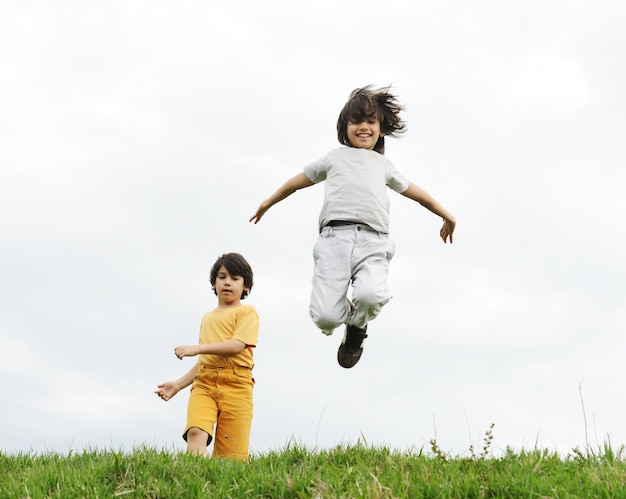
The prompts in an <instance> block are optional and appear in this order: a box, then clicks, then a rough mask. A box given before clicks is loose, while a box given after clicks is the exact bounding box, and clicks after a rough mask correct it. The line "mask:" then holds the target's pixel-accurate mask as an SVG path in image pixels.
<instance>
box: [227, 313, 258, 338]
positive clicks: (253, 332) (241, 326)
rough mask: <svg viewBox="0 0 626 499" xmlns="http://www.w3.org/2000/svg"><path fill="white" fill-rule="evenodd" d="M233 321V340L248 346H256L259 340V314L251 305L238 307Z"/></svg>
mask: <svg viewBox="0 0 626 499" xmlns="http://www.w3.org/2000/svg"><path fill="white" fill-rule="evenodd" d="M239 312H240V313H238V314H237V317H236V323H235V332H234V334H233V339H234V340H239V341H242V342H243V343H245V344H246V345H247V346H249V347H256V345H257V342H258V341H259V314H258V313H257V311H256V309H255V308H254V307H253V306H247V307H240V311H239Z"/></svg>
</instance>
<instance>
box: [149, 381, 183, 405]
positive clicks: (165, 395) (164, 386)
mask: <svg viewBox="0 0 626 499" xmlns="http://www.w3.org/2000/svg"><path fill="white" fill-rule="evenodd" d="M157 388H158V390H155V392H154V393H156V394H157V395H158V396H159V397H161V398H162V399H163V400H165V401H166V402H167V401H168V400H169V399H171V398H172V397H173V396H174V395H176V394H177V393H178V386H177V385H176V383H174V382H173V381H166V382H165V383H161V384H160V385H158V386H157Z"/></svg>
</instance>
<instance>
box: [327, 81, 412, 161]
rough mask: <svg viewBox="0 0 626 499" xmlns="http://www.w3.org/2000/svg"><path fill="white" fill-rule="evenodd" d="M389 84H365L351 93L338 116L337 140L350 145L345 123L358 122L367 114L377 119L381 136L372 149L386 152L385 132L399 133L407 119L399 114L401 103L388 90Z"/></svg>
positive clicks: (391, 135)
mask: <svg viewBox="0 0 626 499" xmlns="http://www.w3.org/2000/svg"><path fill="white" fill-rule="evenodd" d="M390 89H391V85H390V86H388V87H383V88H374V87H373V86H372V85H367V86H365V87H362V88H357V89H355V90H353V91H352V92H351V93H350V97H349V99H348V102H346V104H345V105H344V106H343V109H342V110H341V113H339V118H338V119H337V139H338V140H339V143H340V144H343V145H345V146H349V147H352V144H350V141H349V140H348V123H361V122H363V121H366V120H367V119H370V118H377V119H378V121H379V122H380V131H381V133H382V135H383V136H382V137H379V139H378V141H377V142H376V145H375V146H374V150H375V151H376V152H379V153H380V154H384V153H385V136H390V137H398V136H400V135H402V134H403V133H404V132H405V131H406V123H405V122H404V121H403V120H402V119H401V118H400V113H401V112H402V111H404V106H403V105H402V104H400V102H398V100H397V98H396V97H395V95H393V94H392V93H391V92H390Z"/></svg>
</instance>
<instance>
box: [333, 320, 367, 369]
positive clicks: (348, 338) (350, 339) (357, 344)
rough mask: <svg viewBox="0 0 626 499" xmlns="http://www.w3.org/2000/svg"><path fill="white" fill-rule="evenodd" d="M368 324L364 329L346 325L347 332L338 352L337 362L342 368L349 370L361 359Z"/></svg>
mask: <svg viewBox="0 0 626 499" xmlns="http://www.w3.org/2000/svg"><path fill="white" fill-rule="evenodd" d="M366 331H367V324H366V325H365V327H364V328H363V329H359V328H358V327H356V326H351V325H350V324H346V332H345V334H344V335H343V341H342V342H341V345H339V351H338V352H337V362H339V365H340V366H341V367H345V368H346V369H349V368H351V367H353V366H354V365H355V364H356V363H357V362H358V361H359V359H360V358H361V354H362V353H363V341H364V340H365V338H367V334H366Z"/></svg>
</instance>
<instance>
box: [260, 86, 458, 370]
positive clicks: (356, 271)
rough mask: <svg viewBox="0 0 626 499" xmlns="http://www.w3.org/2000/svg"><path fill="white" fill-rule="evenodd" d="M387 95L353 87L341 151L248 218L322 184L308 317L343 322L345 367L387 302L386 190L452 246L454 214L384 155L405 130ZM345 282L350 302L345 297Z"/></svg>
mask: <svg viewBox="0 0 626 499" xmlns="http://www.w3.org/2000/svg"><path fill="white" fill-rule="evenodd" d="M389 90H390V87H387V88H383V89H373V88H372V87H371V86H367V87H364V88H357V89H356V90H354V91H353V92H352V93H351V94H350V98H349V100H348V102H347V103H346V104H345V106H344V107H343V109H342V111H341V113H340V114H339V119H338V120H337V138H338V139H339V142H340V143H341V144H343V145H344V146H347V147H340V148H338V149H334V150H332V151H330V152H329V153H328V154H327V155H326V156H324V157H323V158H320V159H319V160H317V161H314V162H313V163H311V164H310V165H308V166H306V167H305V168H304V171H303V172H301V173H299V174H298V175H296V176H295V177H293V178H291V179H289V180H288V181H287V182H285V183H284V184H283V185H282V186H281V187H279V189H278V190H277V191H276V192H275V193H274V194H272V195H271V196H270V197H269V198H267V199H266V200H264V201H263V202H262V203H261V205H260V206H259V208H258V209H257V211H256V213H255V214H254V215H253V216H252V217H251V218H250V221H251V222H254V223H255V224H256V223H258V222H259V221H260V220H261V218H262V217H263V215H264V214H265V212H266V211H267V210H269V209H270V208H271V207H272V206H273V205H275V204H276V203H278V202H280V201H282V200H283V199H285V198H286V197H288V196H290V195H291V194H293V193H294V192H295V191H297V190H298V189H303V188H305V187H310V186H312V185H314V184H316V183H318V182H322V181H324V180H325V181H326V184H325V195H324V203H323V205H322V210H321V213H320V217H319V230H320V234H319V238H318V240H317V242H316V243H315V247H314V248H313V258H314V261H315V268H314V271H313V280H312V288H313V289H312V292H311V303H310V314H311V318H312V319H313V322H314V323H315V325H316V326H317V327H318V328H319V329H321V330H322V332H323V333H324V334H328V335H330V334H332V332H333V330H334V329H335V328H336V327H337V326H339V325H340V324H346V330H345V334H344V337H343V340H342V342H341V345H340V346H339V351H338V352H337V360H338V362H339V364H340V365H341V366H342V367H345V368H350V367H353V366H354V365H355V364H356V363H357V362H358V361H359V359H360V358H361V354H362V352H363V340H365V338H367V334H366V331H367V324H368V322H370V321H371V320H372V319H374V318H375V317H376V316H377V315H378V314H379V312H380V311H381V309H382V307H383V306H384V305H385V304H386V303H387V302H388V301H389V300H390V298H391V295H390V294H389V291H388V288H387V274H388V270H389V262H390V260H391V258H392V257H393V255H394V252H395V245H394V243H393V241H392V240H391V239H390V238H389V235H388V234H389V198H388V196H387V187H389V188H391V189H393V190H394V191H396V192H399V193H400V194H402V195H403V196H406V197H407V198H409V199H412V200H414V201H417V202H418V203H420V204H421V205H422V206H424V207H425V208H427V209H429V210H430V211H431V212H433V213H434V214H435V215H438V216H440V217H442V218H443V226H442V227H441V230H440V231H439V235H440V236H441V238H442V239H443V242H444V243H446V242H447V240H448V238H450V243H452V233H453V232H454V227H455V225H456V221H455V219H454V217H453V216H452V214H450V213H449V212H448V211H447V210H446V209H444V207H443V206H441V205H440V204H439V203H438V202H437V201H436V200H435V199H434V198H433V197H432V196H431V195H430V194H428V193H427V192H426V191H424V190H423V189H421V188H420V187H418V186H417V185H415V184H413V183H411V182H409V180H407V179H406V178H405V177H404V176H402V175H401V174H400V173H399V172H398V171H397V170H396V168H395V167H394V165H393V164H392V163H391V162H390V161H389V160H388V159H387V158H386V157H385V156H383V154H384V152H385V136H386V135H389V136H392V137H393V136H397V135H399V134H401V133H402V132H404V130H405V128H406V125H405V123H404V122H403V121H402V120H401V119H400V116H399V114H400V112H401V111H402V110H403V107H402V106H401V105H400V104H399V103H398V101H397V99H396V98H395V96H394V95H392V94H391V93H390V92H389ZM350 285H352V300H350V299H348V297H347V293H348V288H349V286H350Z"/></svg>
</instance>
